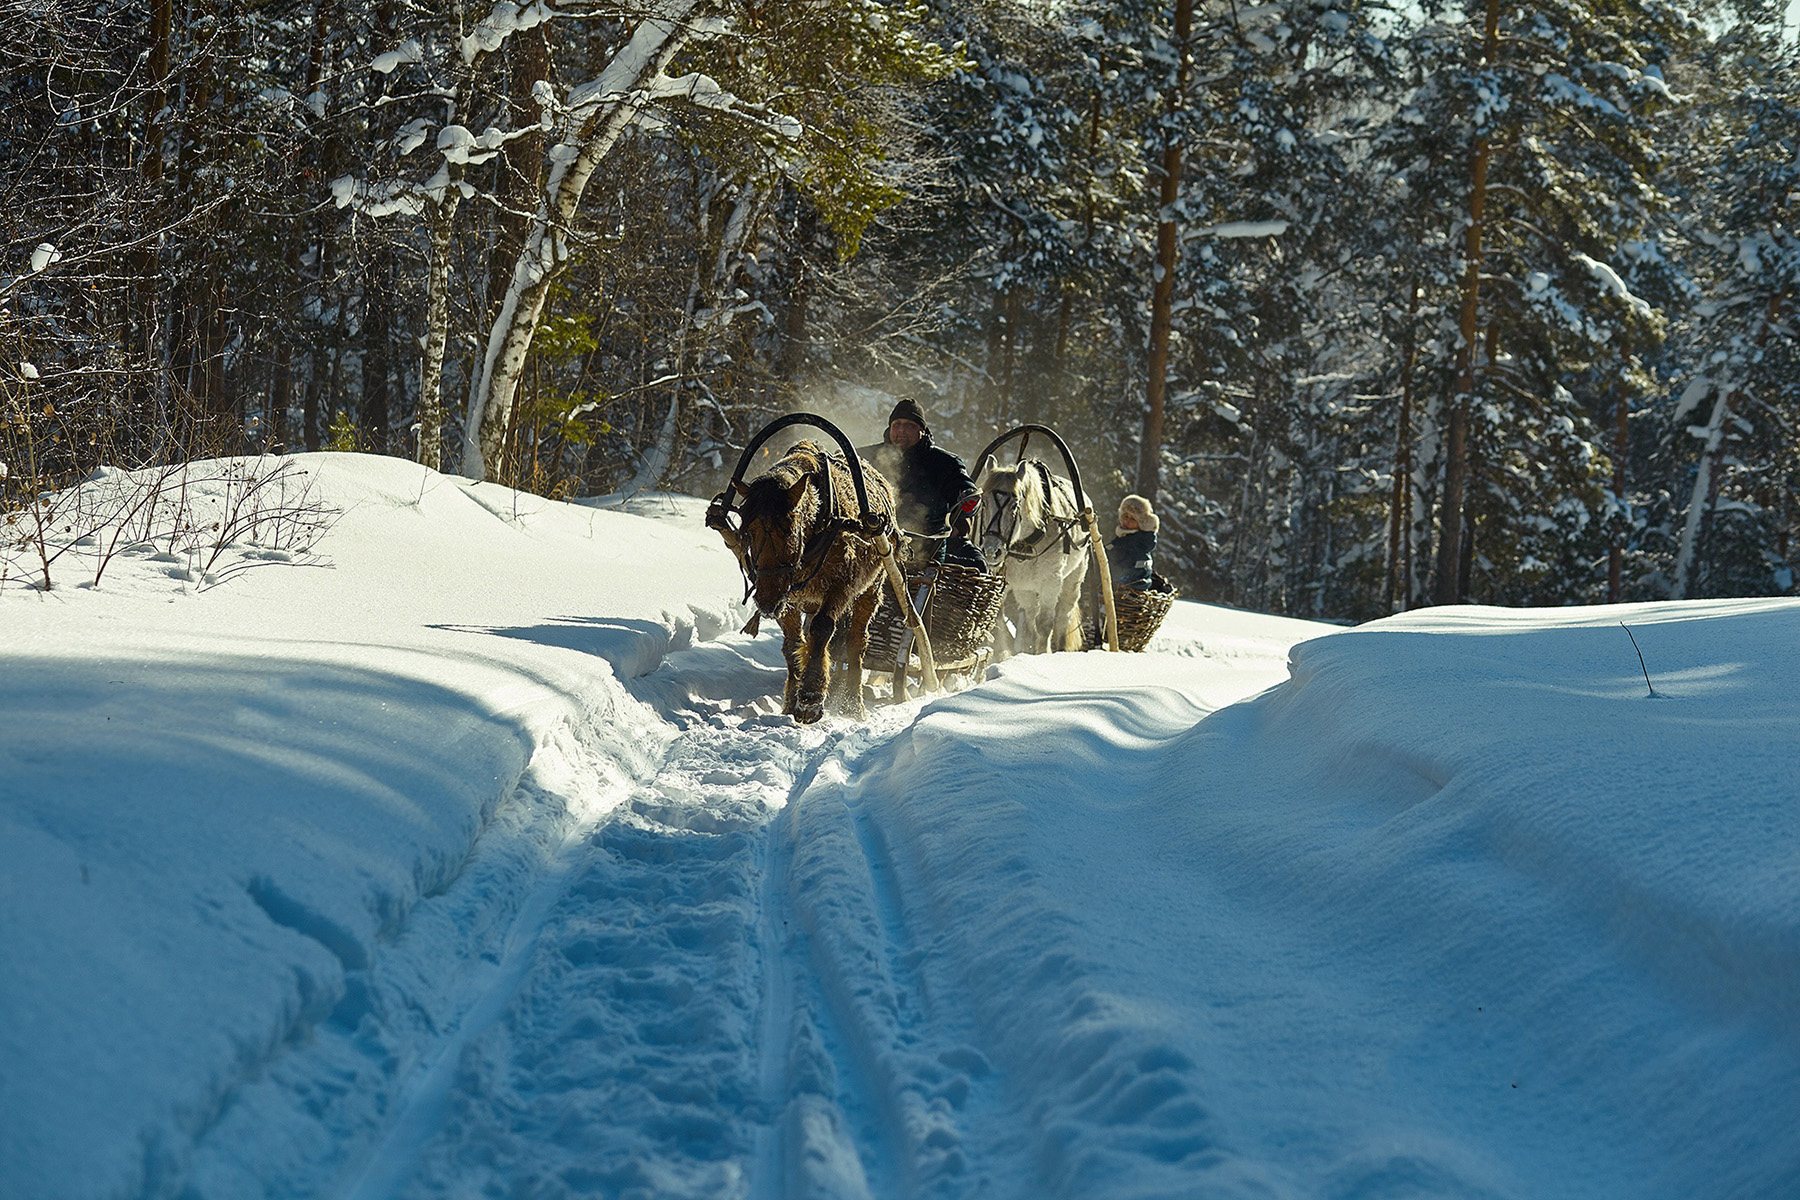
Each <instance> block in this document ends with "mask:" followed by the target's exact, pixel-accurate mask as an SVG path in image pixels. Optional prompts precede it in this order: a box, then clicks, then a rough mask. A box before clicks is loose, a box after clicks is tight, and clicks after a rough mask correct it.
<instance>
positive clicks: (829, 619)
mask: <svg viewBox="0 0 1800 1200" xmlns="http://www.w3.org/2000/svg"><path fill="white" fill-rule="evenodd" d="M863 480H864V483H865V486H866V489H867V491H868V496H869V509H870V512H871V514H872V515H873V514H880V515H884V516H886V517H887V519H888V521H889V522H890V526H889V527H891V522H892V521H893V516H894V493H893V489H892V488H890V487H889V486H888V483H887V481H886V480H885V479H883V478H882V477H881V476H880V474H878V473H877V472H876V471H875V470H874V469H873V468H872V467H869V466H867V465H866V464H865V465H864V467H863ZM735 486H736V488H737V490H738V494H739V496H740V497H741V498H742V504H740V505H739V508H738V511H739V514H740V521H739V524H738V526H737V528H735V529H732V528H730V527H729V526H728V525H725V524H723V523H721V524H717V525H715V526H714V527H715V528H717V529H718V530H719V533H720V535H721V536H723V537H724V539H725V544H726V545H727V546H729V547H731V552H732V553H733V554H735V555H736V556H737V560H738V566H740V567H741V568H742V569H743V572H744V579H745V581H746V583H748V585H749V597H748V598H751V599H754V600H755V601H756V611H757V613H758V614H759V615H760V616H764V617H773V618H775V619H776V620H777V621H778V622H780V624H781V636H782V647H781V651H782V655H783V656H784V657H785V658H786V659H787V672H788V673H787V687H786V688H785V689H784V690H783V692H782V698H781V711H782V712H784V713H791V714H792V715H793V718H794V720H795V721H797V722H799V723H800V724H802V725H807V724H811V723H812V722H814V721H817V720H818V719H819V718H820V717H821V716H822V715H823V714H824V710H825V704H826V701H827V699H829V701H830V704H831V708H832V710H833V711H834V712H839V713H842V714H843V715H845V716H850V717H858V718H860V717H862V716H863V715H864V712H863V700H862V678H863V665H862V657H863V648H864V647H865V646H866V645H867V644H868V639H869V618H870V617H872V616H874V615H875V606H876V605H877V604H878V603H879V602H880V600H881V584H882V565H881V558H880V557H879V556H878V555H877V554H876V553H875V544H874V541H873V539H872V538H870V537H869V536H868V534H867V533H866V532H865V531H864V529H863V526H862V523H861V521H860V520H858V519H856V517H857V513H858V507H857V499H856V489H855V487H854V486H853V484H852V482H851V478H850V466H849V464H848V463H846V462H845V461H844V459H843V456H841V455H837V454H827V453H825V452H824V451H823V450H821V449H820V448H819V447H818V445H816V444H815V443H813V442H811V441H802V442H797V443H795V445H794V446H793V448H792V449H790V450H789V451H788V452H787V455H786V456H785V457H784V458H782V459H781V461H779V462H777V463H776V464H775V465H774V466H773V467H771V468H770V469H769V470H768V472H767V473H765V474H763V475H759V476H757V477H756V478H755V479H752V480H751V481H750V482H749V483H747V484H746V483H744V482H743V481H742V480H738V481H736V483H735ZM827 489H829V498H827ZM834 660H835V663H836V664H839V665H841V667H842V669H841V670H833V669H832V667H833V665H834ZM828 679H829V684H830V689H829V690H830V695H829V697H827V695H826V691H827V686H826V685H827V680H828Z"/></svg>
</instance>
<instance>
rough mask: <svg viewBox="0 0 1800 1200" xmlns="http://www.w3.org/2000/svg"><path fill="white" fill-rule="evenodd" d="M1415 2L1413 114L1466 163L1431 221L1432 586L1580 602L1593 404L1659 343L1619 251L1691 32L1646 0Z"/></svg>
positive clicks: (1638, 228) (1597, 545)
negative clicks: (1446, 233)
mask: <svg viewBox="0 0 1800 1200" xmlns="http://www.w3.org/2000/svg"><path fill="white" fill-rule="evenodd" d="M1427 11H1428V14H1429V15H1430V17H1431V18H1432V19H1431V20H1430V21H1428V22H1427V23H1426V24H1425V25H1424V26H1422V27H1421V28H1420V29H1419V30H1417V31H1416V32H1415V33H1414V35H1413V36H1412V38H1411V39H1410V44H1411V48H1412V51H1413V53H1415V54H1417V55H1418V56H1419V57H1420V59H1421V61H1422V62H1425V63H1426V64H1428V65H1427V68H1426V71H1425V78H1424V82H1423V85H1422V86H1421V88H1420V90H1419V93H1418V94H1417V95H1416V96H1415V97H1414V99H1413V101H1412V104H1411V107H1412V108H1414V109H1415V110H1417V112H1418V114H1419V117H1420V118H1421V119H1422V120H1423V121H1424V123H1425V124H1426V125H1428V126H1437V127H1440V128H1443V129H1445V130H1449V131H1454V133H1455V135H1456V139H1457V140H1458V141H1460V143H1461V145H1460V146H1459V147H1457V150H1458V153H1457V154H1456V157H1457V158H1459V159H1460V160H1461V162H1462V163H1463V164H1465V167H1466V171H1467V174H1466V176H1465V179H1466V182H1465V186H1464V188H1463V194H1462V196H1461V198H1460V199H1461V204H1460V211H1459V212H1458V213H1456V214H1455V215H1454V216H1451V215H1450V214H1444V215H1445V217H1446V219H1447V221H1448V222H1449V223H1451V225H1452V227H1453V228H1454V230H1455V232H1456V237H1455V244H1457V245H1458V246H1460V248H1461V252H1460V255H1459V258H1458V261H1457V272H1456V273H1457V275H1458V276H1459V277H1460V283H1459V284H1458V288H1457V295H1456V304H1455V307H1454V310H1453V311H1455V312H1456V313H1457V321H1456V326H1455V328H1454V330H1453V331H1452V340H1451V346H1452V348H1453V353H1454V366H1453V368H1452V375H1451V393H1450V397H1449V399H1448V402H1447V404H1446V409H1447V411H1446V415H1445V422H1444V424H1445V439H1444V447H1443V486H1442V494H1441V496H1440V499H1439V503H1438V523H1437V540H1436V571H1435V575H1436V579H1435V585H1434V589H1433V593H1434V595H1435V597H1436V599H1437V600H1438V601H1439V602H1440V603H1445V602H1452V601H1456V600H1459V599H1462V598H1464V597H1466V596H1467V595H1468V594H1469V591H1470V587H1471V584H1472V582H1473V581H1474V580H1475V579H1476V578H1477V577H1479V579H1480V581H1481V583H1482V585H1483V586H1482V591H1483V594H1484V596H1485V597H1487V598H1491V599H1495V600H1510V601H1542V602H1551V601H1558V600H1567V599H1573V598H1576V597H1577V596H1582V595H1590V594H1592V593H1593V591H1594V589H1595V588H1596V587H1597V586H1598V583H1597V577H1594V576H1590V575H1589V574H1588V572H1587V570H1586V568H1585V567H1583V566H1581V565H1580V563H1585V562H1588V561H1594V562H1598V561H1601V560H1603V558H1604V554H1605V540H1604V537H1603V536H1602V533H1601V522H1600V521H1598V520H1597V519H1596V518H1597V516H1598V515H1599V513H1600V510H1601V508H1602V507H1603V505H1604V504H1605V490H1604V466H1605V459H1604V457H1603V455H1604V451H1603V449H1602V446H1601V442H1602V439H1603V435H1602V434H1600V433H1599V431H1598V429H1597V428H1596V425H1595V422H1594V420H1593V416H1592V414H1593V413H1594V412H1596V411H1600V410H1603V409H1608V406H1607V404H1606V403H1605V401H1604V400H1603V399H1601V397H1600V396H1599V395H1598V394H1597V393H1599V392H1601V391H1606V390H1610V389H1611V387H1612V386H1613V384H1614V383H1615V382H1617V381H1618V380H1620V379H1621V378H1623V375H1624V369H1625V366H1626V364H1627V363H1628V361H1629V359H1630V357H1631V355H1632V354H1633V353H1635V352H1637V351H1639V350H1641V349H1642V348H1643V347H1644V346H1645V345H1647V344H1650V343H1651V342H1653V341H1654V339H1655V338H1656V337H1658V336H1660V332H1661V324H1662V318H1661V317H1660V315H1659V314H1658V313H1657V312H1656V311H1655V310H1654V309H1653V308H1652V307H1651V306H1650V305H1649V304H1648V303H1646V302H1645V301H1644V300H1643V299H1642V298H1640V297H1638V296H1637V295H1636V294H1635V293H1634V292H1632V291H1631V289H1630V287H1629V286H1628V284H1627V282H1626V273H1625V259H1626V258H1627V257H1628V254H1629V251H1630V248H1631V247H1633V246H1634V245H1636V244H1638V243H1640V242H1641V241H1642V240H1643V238H1644V236H1645V233H1646V231H1647V230H1649V229H1650V228H1651V227H1652V226H1653V224H1654V221H1655V218H1656V214H1657V213H1658V211H1659V210H1660V208H1661V207H1662V206H1663V204H1664V197H1663V196H1662V195H1661V194H1660V193H1658V191H1657V189H1656V187H1655V185H1654V175H1655V172H1656V167H1657V155H1656V150H1655V144H1654V137H1655V130H1656V125H1655V122H1656V119H1657V114H1658V113H1659V112H1661V111H1663V110H1665V109H1667V108H1668V107H1669V106H1670V105H1672V103H1673V102H1674V97H1673V95H1672V94H1671V93H1670V91H1669V89H1668V87H1667V85H1666V84H1665V83H1664V82H1663V75H1662V64H1664V63H1666V62H1668V61H1669V60H1670V59H1671V58H1672V57H1673V56H1675V55H1676V54H1678V53H1679V52H1680V51H1681V50H1682V48H1683V47H1684V46H1686V45H1687V44H1689V43H1690V42H1691V41H1692V40H1693V39H1694V38H1695V37H1696V36H1697V28H1696V27H1695V26H1694V25H1693V24H1692V23H1691V22H1690V21H1689V20H1688V19H1687V18H1686V17H1684V16H1683V15H1682V14H1681V13H1680V12H1679V11H1678V10H1675V9H1673V8H1671V7H1669V6H1666V5H1660V4H1650V5H1643V4H1635V3H1633V4H1626V5H1610V4H1609V5H1599V4H1586V3H1571V4H1566V5H1562V6H1557V7H1554V8H1544V7H1541V6H1536V5H1531V6H1517V5H1511V4H1507V3H1503V2H1502V0H1490V2H1489V3H1487V4H1485V5H1483V6H1480V7H1478V8H1473V9H1471V8H1463V7H1458V6H1432V7H1430V8H1428V10H1427ZM1577 389H1579V390H1581V391H1584V392H1587V393H1588V394H1587V395H1585V396H1581V395H1577ZM1571 547H1579V548H1580V549H1579V550H1578V552H1577V553H1576V554H1575V556H1574V558H1573V559H1570V561H1566V562H1564V563H1562V564H1561V565H1560V566H1559V565H1558V564H1557V563H1556V562H1554V561H1553V559H1554V558H1555V557H1556V556H1559V555H1560V556H1563V557H1565V558H1568V556H1569V555H1570V548H1571ZM1575 560H1579V562H1577V561H1575ZM1570 571H1573V572H1574V574H1573V576H1571V575H1570Z"/></svg>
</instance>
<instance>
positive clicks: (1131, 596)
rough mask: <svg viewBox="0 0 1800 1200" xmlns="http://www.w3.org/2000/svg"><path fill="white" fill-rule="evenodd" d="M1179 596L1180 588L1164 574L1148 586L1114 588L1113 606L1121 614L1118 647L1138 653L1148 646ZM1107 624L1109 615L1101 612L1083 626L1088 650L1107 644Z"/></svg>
mask: <svg viewBox="0 0 1800 1200" xmlns="http://www.w3.org/2000/svg"><path fill="white" fill-rule="evenodd" d="M1179 595H1181V592H1180V590H1179V589H1177V588H1176V587H1175V585H1174V584H1172V583H1170V582H1169V581H1168V580H1167V579H1164V578H1163V577H1162V576H1161V575H1156V576H1153V577H1152V578H1151V581H1150V587H1149V588H1148V589H1146V588H1128V587H1115V588H1114V589H1113V607H1114V608H1115V609H1116V610H1117V611H1118V614H1119V649H1121V650H1129V651H1132V652H1133V653H1136V652H1137V651H1140V650H1142V649H1143V648H1144V647H1145V646H1148V645H1149V644H1150V639H1151V638H1152V637H1155V636H1156V631H1157V630H1158V629H1159V628H1161V627H1162V623H1163V618H1164V617H1166V616H1168V615H1169V608H1170V607H1171V606H1172V605H1173V604H1174V603H1175V598H1176V597H1177V596H1179ZM1105 625H1106V617H1105V615H1104V614H1102V615H1101V616H1098V617H1096V618H1095V619H1093V620H1091V621H1089V622H1088V623H1087V624H1086V625H1085V626H1084V627H1083V630H1082V632H1083V633H1084V634H1085V635H1086V636H1085V638H1084V641H1085V642H1086V644H1087V649H1089V650H1095V649H1102V648H1104V647H1105V646H1106V628H1105Z"/></svg>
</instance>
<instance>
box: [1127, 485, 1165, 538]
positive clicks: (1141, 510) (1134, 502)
mask: <svg viewBox="0 0 1800 1200" xmlns="http://www.w3.org/2000/svg"><path fill="white" fill-rule="evenodd" d="M1126 513H1130V514H1131V515H1132V516H1134V517H1136V518H1137V523H1138V528H1139V529H1148V530H1149V531H1150V532H1151V533H1155V532H1156V525H1157V520H1156V514H1155V513H1153V512H1151V511H1150V501H1148V500H1146V499H1144V497H1142V496H1139V495H1136V494H1133V495H1130V496H1127V497H1125V498H1124V499H1123V500H1121V501H1119V520H1120V521H1121V522H1123V521H1124V519H1125V514H1126Z"/></svg>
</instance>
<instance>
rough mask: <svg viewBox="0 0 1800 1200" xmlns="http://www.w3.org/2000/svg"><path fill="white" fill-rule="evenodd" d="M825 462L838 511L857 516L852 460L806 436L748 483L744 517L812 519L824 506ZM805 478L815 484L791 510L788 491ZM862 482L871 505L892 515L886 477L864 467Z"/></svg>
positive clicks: (840, 514) (745, 490) (801, 520)
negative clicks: (829, 466) (828, 469)
mask: <svg viewBox="0 0 1800 1200" xmlns="http://www.w3.org/2000/svg"><path fill="white" fill-rule="evenodd" d="M826 463H830V464H831V488H832V494H833V501H834V504H835V507H836V509H837V513H838V515H839V516H841V517H855V516H856V515H857V502H856V485H855V484H854V483H853V482H852V481H851V476H850V464H849V463H848V462H846V461H845V460H844V456H843V455H842V454H834V453H828V452H826V451H825V450H824V449H822V448H821V447H820V446H819V444H818V443H817V442H815V441H813V440H812V439H810V438H807V439H803V440H801V441H798V442H795V443H794V444H793V445H792V446H791V447H789V448H788V452H787V453H786V454H785V455H783V456H782V457H781V459H780V460H779V461H777V462H776V463H775V465H774V466H772V467H770V468H769V469H768V471H766V472H764V473H763V474H761V475H758V476H757V477H756V478H755V479H752V480H751V481H750V482H749V483H748V484H746V485H745V489H744V500H743V503H742V504H741V505H739V512H741V513H742V514H743V519H744V521H745V522H750V521H755V520H759V519H771V518H781V517H787V516H789V515H792V516H793V517H794V518H795V519H797V520H798V521H799V522H801V523H802V524H805V523H809V522H811V521H812V520H813V519H814V518H815V517H816V516H817V515H818V514H819V513H820V512H821V511H822V510H823V507H824V505H823V500H824V492H823V487H822V485H823V484H824V481H825V465H826ZM802 479H811V480H812V481H813V486H812V487H810V488H808V489H807V490H806V493H805V494H804V495H803V496H802V498H801V500H800V503H799V505H798V506H794V507H792V511H791V514H790V500H789V493H791V492H792V491H793V489H794V485H795V484H797V483H799V482H800V481H801V480H802ZM863 484H864V487H865V488H866V489H867V491H868V494H869V504H870V506H871V507H872V508H874V509H875V510H876V511H879V512H885V513H887V514H889V516H890V517H891V516H892V514H893V503H894V502H893V493H892V490H891V489H890V488H889V487H888V484H887V481H886V480H885V479H883V478H882V477H881V474H880V473H879V472H877V471H875V470H873V469H871V468H868V467H865V468H864V469H863Z"/></svg>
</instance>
